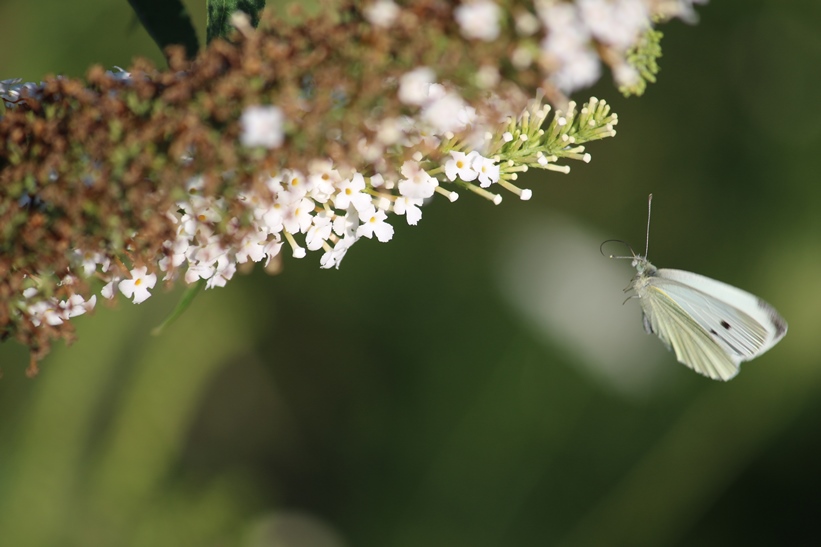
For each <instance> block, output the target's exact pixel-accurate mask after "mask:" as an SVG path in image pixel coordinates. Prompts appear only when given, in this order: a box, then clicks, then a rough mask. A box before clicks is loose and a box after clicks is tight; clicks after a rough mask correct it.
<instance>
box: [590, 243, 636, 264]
mask: <svg viewBox="0 0 821 547" xmlns="http://www.w3.org/2000/svg"><path fill="white" fill-rule="evenodd" d="M614 241H615V242H616V243H623V244H624V246H625V247H627V248H628V249H630V254H632V255H633V256H615V255H606V254H604V246H605V245H607V244H608V243H612V242H614ZM599 252H600V253H601V254H602V256H606V257H607V258H626V259H628V260H632V259H634V258H635V257H636V252H635V251H634V250H633V248H632V247H631V246H630V244H629V243H627V242H626V241H624V240H621V239H608V240H607V241H605V242H604V243H602V244H601V245H599Z"/></svg>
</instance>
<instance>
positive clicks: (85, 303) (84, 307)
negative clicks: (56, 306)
mask: <svg viewBox="0 0 821 547" xmlns="http://www.w3.org/2000/svg"><path fill="white" fill-rule="evenodd" d="M96 304H97V295H96V294H95V295H92V296H91V298H89V299H88V300H86V299H85V298H83V296H82V295H79V294H74V295H72V296H70V297H69V299H68V300H64V301H63V302H60V308H62V309H63V314H64V315H65V317H66V319H71V318H72V317H77V316H78V315H83V314H84V313H86V312H87V311H91V310H93V309H94V306H95V305H96Z"/></svg>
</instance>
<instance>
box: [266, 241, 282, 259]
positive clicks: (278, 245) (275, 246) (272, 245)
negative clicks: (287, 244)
mask: <svg viewBox="0 0 821 547" xmlns="http://www.w3.org/2000/svg"><path fill="white" fill-rule="evenodd" d="M280 249H282V240H280V238H279V234H277V235H276V237H275V238H274V239H272V240H271V241H269V242H268V243H267V244H266V245H265V254H266V255H268V260H266V261H265V266H266V267H267V266H268V265H269V264H270V263H271V259H272V258H274V257H275V256H276V255H278V254H279V251H280Z"/></svg>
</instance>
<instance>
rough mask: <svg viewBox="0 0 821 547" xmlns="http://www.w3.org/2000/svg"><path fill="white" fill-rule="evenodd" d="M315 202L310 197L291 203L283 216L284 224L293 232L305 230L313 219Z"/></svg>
mask: <svg viewBox="0 0 821 547" xmlns="http://www.w3.org/2000/svg"><path fill="white" fill-rule="evenodd" d="M313 212H314V202H313V201H311V200H310V199H308V198H303V199H301V200H299V202H298V203H294V204H292V205H290V206H289V207H288V208H287V209H286V210H285V214H284V215H283V216H282V225H283V226H284V227H285V229H286V230H288V231H289V232H291V233H292V234H296V233H299V232H305V231H306V230H308V227H309V226H310V225H311V221H312V220H313V214H312V213H313Z"/></svg>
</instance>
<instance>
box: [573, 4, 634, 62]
mask: <svg viewBox="0 0 821 547" xmlns="http://www.w3.org/2000/svg"><path fill="white" fill-rule="evenodd" d="M578 6H579V9H580V10H581V16H582V19H583V20H584V22H585V24H586V25H587V28H589V29H590V31H591V32H592V33H593V35H594V36H595V37H596V38H597V39H599V40H600V41H602V42H605V43H608V44H611V45H613V46H615V47H616V48H617V49H619V50H622V51H624V50H626V49H627V48H629V47H630V46H631V45H633V43H634V42H635V41H636V39H637V38H638V35H639V33H640V32H641V31H642V30H644V29H645V28H647V27H648V26H649V25H650V20H649V18H648V13H647V7H646V6H645V5H644V2H643V1H642V0H578Z"/></svg>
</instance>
